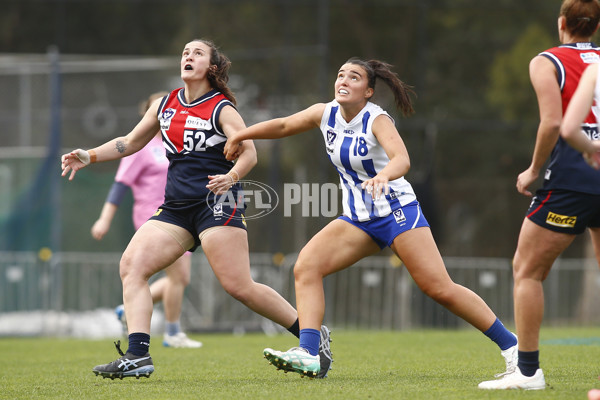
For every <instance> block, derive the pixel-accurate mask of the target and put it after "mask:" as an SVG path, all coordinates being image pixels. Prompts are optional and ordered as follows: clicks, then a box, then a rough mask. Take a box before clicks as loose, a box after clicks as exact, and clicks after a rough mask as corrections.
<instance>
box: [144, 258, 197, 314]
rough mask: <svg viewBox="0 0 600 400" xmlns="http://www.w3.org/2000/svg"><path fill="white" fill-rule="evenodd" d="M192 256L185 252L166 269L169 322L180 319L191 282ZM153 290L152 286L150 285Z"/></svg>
mask: <svg viewBox="0 0 600 400" xmlns="http://www.w3.org/2000/svg"><path fill="white" fill-rule="evenodd" d="M190 269H191V257H190V255H189V254H184V255H183V256H181V257H179V258H178V259H177V260H176V261H175V262H174V263H173V264H171V265H170V266H169V267H167V269H166V270H165V272H166V274H167V276H166V279H165V280H166V282H165V285H164V292H163V298H162V300H163V306H164V310H165V319H166V320H167V322H176V321H179V318H180V317H181V305H182V303H183V294H184V292H185V288H186V286H187V285H189V283H190V273H191V272H190ZM150 291H152V286H150Z"/></svg>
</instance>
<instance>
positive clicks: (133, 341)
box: [127, 332, 150, 356]
mask: <svg viewBox="0 0 600 400" xmlns="http://www.w3.org/2000/svg"><path fill="white" fill-rule="evenodd" d="M148 350H150V335H148V334H147V333H141V332H136V333H131V334H129V348H128V349H127V353H131V354H133V355H135V356H143V355H146V353H147V352H148Z"/></svg>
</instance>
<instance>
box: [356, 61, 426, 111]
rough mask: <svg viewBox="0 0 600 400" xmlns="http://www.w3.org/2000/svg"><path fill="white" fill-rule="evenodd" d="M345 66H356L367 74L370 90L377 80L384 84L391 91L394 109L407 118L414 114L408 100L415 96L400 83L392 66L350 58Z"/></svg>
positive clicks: (408, 88)
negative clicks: (396, 108)
mask: <svg viewBox="0 0 600 400" xmlns="http://www.w3.org/2000/svg"><path fill="white" fill-rule="evenodd" d="M346 64H356V65H359V66H361V67H362V68H363V69H364V70H365V71H366V72H367V80H368V85H369V87H370V88H371V89H375V82H376V81H377V78H379V79H381V80H382V81H383V82H385V84H386V85H388V87H389V88H390V89H391V90H392V93H393V94H394V100H395V103H396V107H398V109H400V110H401V111H402V114H403V115H404V116H408V115H410V114H412V113H414V112H415V110H414V109H413V106H412V101H411V98H410V95H411V94H415V92H414V91H413V90H412V87H411V86H409V85H407V84H406V83H404V82H402V81H401V80H400V78H399V77H398V74H396V73H395V72H393V71H392V70H391V68H392V66H391V65H390V64H388V63H385V62H383V61H379V60H369V61H364V60H361V59H360V58H357V57H352V58H350V59H349V60H348V61H346Z"/></svg>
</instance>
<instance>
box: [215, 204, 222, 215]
mask: <svg viewBox="0 0 600 400" xmlns="http://www.w3.org/2000/svg"><path fill="white" fill-rule="evenodd" d="M222 216H223V204H222V203H216V204H215V205H214V206H213V217H222Z"/></svg>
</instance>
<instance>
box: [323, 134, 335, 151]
mask: <svg viewBox="0 0 600 400" xmlns="http://www.w3.org/2000/svg"><path fill="white" fill-rule="evenodd" d="M336 139H337V133H335V132H334V131H332V130H331V129H328V130H327V143H326V144H325V148H326V149H327V152H328V153H333V150H334V149H335V140H336Z"/></svg>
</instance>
